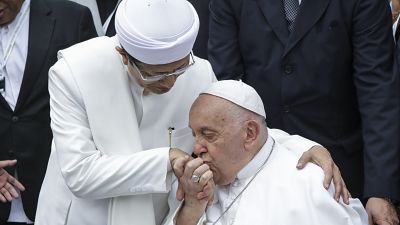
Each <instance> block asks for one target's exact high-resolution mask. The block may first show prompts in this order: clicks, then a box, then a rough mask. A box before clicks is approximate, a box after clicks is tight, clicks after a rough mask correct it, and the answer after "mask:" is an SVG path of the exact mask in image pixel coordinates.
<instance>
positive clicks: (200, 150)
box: [193, 140, 207, 158]
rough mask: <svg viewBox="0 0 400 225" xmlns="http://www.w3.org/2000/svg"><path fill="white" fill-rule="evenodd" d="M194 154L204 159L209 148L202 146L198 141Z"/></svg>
mask: <svg viewBox="0 0 400 225" xmlns="http://www.w3.org/2000/svg"><path fill="white" fill-rule="evenodd" d="M193 152H194V154H195V155H197V156H198V157H200V158H203V157H202V156H204V154H205V153H206V152H207V148H206V147H205V146H204V145H202V144H201V143H200V142H199V141H197V140H196V143H195V145H194V151H193Z"/></svg>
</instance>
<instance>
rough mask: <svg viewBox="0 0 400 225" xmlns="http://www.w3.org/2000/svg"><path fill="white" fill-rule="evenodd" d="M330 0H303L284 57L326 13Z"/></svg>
mask: <svg viewBox="0 0 400 225" xmlns="http://www.w3.org/2000/svg"><path fill="white" fill-rule="evenodd" d="M329 2H330V0H318V1H310V0H302V2H301V5H300V11H299V14H298V15H297V19H296V21H295V24H294V30H293V32H292V34H291V35H290V36H289V41H288V42H287V45H286V47H285V51H284V53H283V57H284V56H285V55H286V54H287V53H288V52H289V51H290V50H291V49H292V48H293V47H294V46H295V45H296V44H297V42H299V41H300V40H301V38H302V37H303V36H304V35H305V34H306V33H307V32H308V31H309V30H310V29H311V27H313V26H314V24H315V23H316V22H317V21H318V19H319V18H320V17H321V16H322V15H323V14H324V12H325V10H326V8H327V7H328V5H329Z"/></svg>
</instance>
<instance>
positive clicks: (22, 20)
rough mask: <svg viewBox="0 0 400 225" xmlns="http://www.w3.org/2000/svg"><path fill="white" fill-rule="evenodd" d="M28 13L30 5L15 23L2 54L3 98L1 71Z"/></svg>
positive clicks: (0, 88)
mask: <svg viewBox="0 0 400 225" xmlns="http://www.w3.org/2000/svg"><path fill="white" fill-rule="evenodd" d="M29 11H30V5H28V6H27V7H26V8H25V9H24V11H23V12H22V16H21V17H20V19H19V21H18V23H17V26H16V27H15V29H14V31H13V33H12V34H11V39H10V41H9V42H8V44H7V47H6V50H5V51H4V54H3V60H2V62H1V64H0V94H1V95H3V96H4V95H5V91H6V85H5V73H3V71H5V68H6V65H7V61H8V59H9V58H10V55H11V52H12V49H13V48H14V45H15V41H16V40H17V36H18V33H19V31H20V30H21V28H22V25H23V23H24V21H25V19H26V15H28V13H29Z"/></svg>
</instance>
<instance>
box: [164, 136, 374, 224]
mask: <svg viewBox="0 0 400 225" xmlns="http://www.w3.org/2000/svg"><path fill="white" fill-rule="evenodd" d="M270 151H271V142H270V140H269V141H268V142H267V143H266V144H265V145H264V147H263V149H261V150H260V152H259V154H262V155H263V157H264V159H265V156H266V155H268V154H267V153H269V152H270ZM263 157H261V158H263ZM296 163H297V157H296V156H295V155H293V153H292V152H290V151H288V149H286V148H285V147H283V146H282V145H280V144H279V143H278V142H276V143H275V147H274V149H273V151H272V154H271V157H270V158H269V160H268V161H267V164H266V166H265V167H264V168H263V169H262V170H261V172H260V173H259V174H258V175H257V176H256V177H255V179H254V180H253V181H252V183H251V184H250V185H249V186H248V187H247V189H246V190H245V191H244V192H243V194H242V195H241V196H240V197H239V199H238V200H236V202H235V203H233V206H232V207H231V208H230V209H229V210H228V211H227V212H226V213H225V214H224V215H223V217H222V218H221V219H220V220H219V221H218V222H217V223H215V224H216V225H228V224H229V225H248V224H263V225H275V224H279V225H293V224H297V225H321V224H324V225H338V224H340V225H368V216H367V213H366V211H365V209H364V208H363V206H362V204H361V202H360V201H359V200H358V199H350V204H349V205H346V204H344V203H343V201H342V199H341V200H340V202H339V203H338V202H336V201H335V200H334V198H333V193H334V185H333V184H331V185H330V188H329V190H325V188H324V187H323V185H322V183H323V177H324V174H323V171H322V170H321V168H319V167H318V166H316V165H314V164H310V163H309V164H307V165H306V167H305V168H304V169H303V170H297V169H296ZM258 165H260V158H258V157H257V156H256V157H255V158H254V160H252V161H251V162H250V163H249V164H248V165H247V166H246V167H245V168H244V170H245V173H246V174H247V176H242V177H240V176H238V179H237V180H236V181H235V182H233V183H232V184H230V185H226V186H223V187H217V190H216V195H215V196H216V198H215V199H214V202H213V204H212V205H211V206H209V207H208V208H207V212H206V214H204V215H203V217H202V218H200V221H199V222H198V225H211V224H214V221H215V220H216V219H217V218H218V217H219V216H220V215H221V214H222V212H223V211H225V209H226V207H227V206H228V205H229V204H230V203H231V202H232V200H233V199H234V198H235V197H236V196H237V194H238V193H240V191H241V190H242V189H243V188H244V187H245V185H246V184H247V182H248V181H249V180H250V179H251V176H249V175H250V174H251V172H252V174H254V173H255V172H256V171H257V166H258ZM241 172H242V171H241ZM239 174H240V173H239ZM178 210H179V208H178V209H177V210H176V211H175V213H174V214H173V216H171V217H170V219H169V220H168V221H167V222H166V224H168V225H173V224H175V221H174V219H175V218H176V215H177V213H178Z"/></svg>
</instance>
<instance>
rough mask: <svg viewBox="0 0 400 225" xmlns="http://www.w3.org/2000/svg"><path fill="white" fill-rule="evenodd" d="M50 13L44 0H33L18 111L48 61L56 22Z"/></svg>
mask: <svg viewBox="0 0 400 225" xmlns="http://www.w3.org/2000/svg"><path fill="white" fill-rule="evenodd" d="M50 14H51V10H50V9H49V8H48V6H47V5H46V4H45V3H44V2H43V1H42V0H32V1H31V11H30V16H29V39H28V55H27V58H26V64H25V70H24V77H23V80H22V85H21V89H20V92H19V96H18V101H17V105H16V107H15V111H18V109H19V108H20V107H21V106H22V104H23V103H24V101H25V100H26V99H27V97H28V96H29V94H30V93H31V90H32V88H33V86H34V84H35V81H36V80H37V78H38V77H39V75H40V73H41V72H42V71H41V70H42V67H43V64H44V62H45V61H46V56H47V54H48V50H49V45H50V42H51V38H52V33H53V28H54V22H55V21H54V18H52V17H51V16H50Z"/></svg>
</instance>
